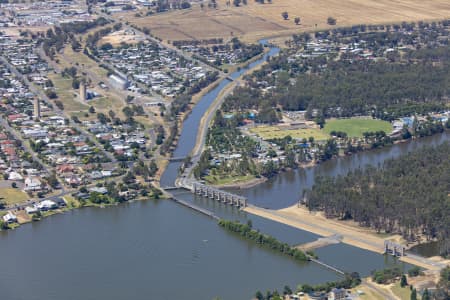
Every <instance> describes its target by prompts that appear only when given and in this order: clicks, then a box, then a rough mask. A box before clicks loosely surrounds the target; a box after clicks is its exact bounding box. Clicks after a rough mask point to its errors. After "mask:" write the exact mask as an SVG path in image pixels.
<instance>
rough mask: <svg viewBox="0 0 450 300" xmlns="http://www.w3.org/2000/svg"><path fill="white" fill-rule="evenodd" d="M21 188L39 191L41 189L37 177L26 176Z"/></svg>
mask: <svg viewBox="0 0 450 300" xmlns="http://www.w3.org/2000/svg"><path fill="white" fill-rule="evenodd" d="M23 189H24V191H39V190H41V181H40V180H39V178H37V177H27V178H26V179H25V187H24V188H23Z"/></svg>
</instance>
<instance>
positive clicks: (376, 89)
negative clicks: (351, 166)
mask: <svg viewBox="0 0 450 300" xmlns="http://www.w3.org/2000/svg"><path fill="white" fill-rule="evenodd" d="M449 25H450V22H449V21H442V22H438V23H437V22H436V23H424V22H419V23H418V24H414V23H404V24H397V25H387V26H385V25H382V26H365V25H360V26H353V27H349V28H339V29H334V30H330V31H323V32H316V33H315V36H313V35H311V34H308V33H304V34H299V35H294V37H293V40H292V41H291V42H290V44H289V47H290V48H288V49H285V50H283V51H282V52H281V53H280V55H279V56H277V57H271V58H270V60H269V61H268V63H267V64H266V65H264V66H263V67H262V68H261V69H260V70H257V71H255V72H254V73H253V74H252V75H249V76H246V79H247V83H248V84H247V86H245V87H242V88H239V89H237V90H236V93H234V95H231V96H230V97H228V99H227V101H226V103H225V105H224V110H225V111H232V110H245V109H256V110H258V112H259V113H258V119H257V121H259V122H261V123H274V122H277V121H278V120H279V113H278V112H279V110H280V109H284V110H307V112H308V113H307V117H308V118H310V119H314V117H318V118H327V117H351V116H355V115H372V116H373V117H376V118H380V119H384V120H389V121H391V120H393V119H396V118H398V117H402V116H410V115H414V114H427V113H428V112H436V111H440V110H442V109H445V105H446V104H447V103H448V101H449V96H450V89H449V88H448V87H449V86H450V85H449V83H450V75H449V74H450V72H449V71H450V46H449V39H448V36H449V33H450V29H449ZM317 39H326V40H327V41H329V45H330V49H329V52H328V53H326V54H323V55H320V56H316V57H314V56H311V57H308V58H301V57H298V56H296V54H297V53H298V51H305V52H302V53H308V46H307V43H308V42H310V41H313V40H315V41H317ZM358 43H364V45H366V46H365V47H366V49H369V50H370V51H371V53H372V54H371V55H372V56H373V57H374V59H361V57H357V56H355V55H354V54H352V53H350V52H349V53H338V52H337V51H335V49H334V48H333V47H334V45H336V47H337V45H340V46H342V45H346V46H352V45H353V47H355V46H354V45H357V44H358ZM389 47H394V48H389ZM395 47H399V48H398V49H400V48H401V50H397V48H395ZM387 49H389V50H390V51H389V52H387ZM294 57H296V58H295V59H294ZM267 87H269V89H267V90H264V88H267ZM313 112H314V113H313Z"/></svg>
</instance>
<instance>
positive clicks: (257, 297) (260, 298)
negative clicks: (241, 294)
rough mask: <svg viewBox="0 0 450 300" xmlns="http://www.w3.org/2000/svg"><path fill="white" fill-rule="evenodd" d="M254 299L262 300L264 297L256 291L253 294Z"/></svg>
mask: <svg viewBox="0 0 450 300" xmlns="http://www.w3.org/2000/svg"><path fill="white" fill-rule="evenodd" d="M255 298H256V299H258V300H264V295H263V294H262V293H261V291H257V292H256V293H255Z"/></svg>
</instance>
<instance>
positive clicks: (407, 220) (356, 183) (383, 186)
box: [307, 143, 450, 255]
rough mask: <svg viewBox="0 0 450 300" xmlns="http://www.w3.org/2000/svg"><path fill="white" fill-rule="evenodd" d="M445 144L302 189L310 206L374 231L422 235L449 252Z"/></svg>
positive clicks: (449, 157)
mask: <svg viewBox="0 0 450 300" xmlns="http://www.w3.org/2000/svg"><path fill="white" fill-rule="evenodd" d="M449 170H450V144H449V143H445V144H442V145H440V146H437V147H434V148H433V147H425V148H422V149H419V150H416V151H413V152H411V153H409V154H407V155H404V156H402V157H399V158H396V159H391V160H387V161H386V162H384V163H383V165H382V166H380V167H379V168H374V167H371V166H368V167H367V168H366V169H365V170H361V169H358V170H355V171H352V172H350V173H348V174H347V175H346V176H338V177H335V178H333V177H317V178H316V181H315V184H314V186H313V188H312V189H311V190H310V191H308V197H307V205H308V207H309V209H310V210H322V211H324V213H325V215H326V216H327V217H329V218H339V219H343V220H346V219H353V220H355V221H356V222H358V223H359V224H361V225H362V226H368V227H372V228H374V229H376V230H377V231H379V232H388V233H396V232H398V233H401V234H402V235H403V236H404V237H405V238H406V239H407V240H409V241H414V240H416V239H417V238H418V237H419V236H421V235H424V236H425V237H426V238H427V239H437V240H439V241H441V243H440V244H441V249H440V250H441V254H443V255H448V253H449V251H450V199H449V193H450V172H449Z"/></svg>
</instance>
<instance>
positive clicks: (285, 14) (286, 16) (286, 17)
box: [281, 11, 289, 20]
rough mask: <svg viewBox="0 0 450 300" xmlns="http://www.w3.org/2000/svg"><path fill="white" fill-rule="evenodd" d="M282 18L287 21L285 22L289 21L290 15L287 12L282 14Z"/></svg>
mask: <svg viewBox="0 0 450 300" xmlns="http://www.w3.org/2000/svg"><path fill="white" fill-rule="evenodd" d="M281 16H282V17H283V19H285V20H287V19H289V14H288V12H287V11H284V12H282V13H281Z"/></svg>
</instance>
